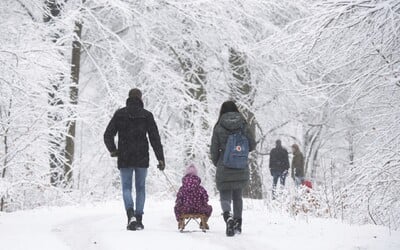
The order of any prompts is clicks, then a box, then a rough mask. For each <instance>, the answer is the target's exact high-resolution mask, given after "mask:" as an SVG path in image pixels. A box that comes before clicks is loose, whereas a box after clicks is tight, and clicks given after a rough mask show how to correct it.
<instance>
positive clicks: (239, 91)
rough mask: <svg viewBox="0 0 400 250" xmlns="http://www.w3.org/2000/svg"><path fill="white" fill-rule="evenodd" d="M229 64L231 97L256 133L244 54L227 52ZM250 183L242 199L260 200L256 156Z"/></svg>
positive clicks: (252, 163) (231, 50)
mask: <svg viewBox="0 0 400 250" xmlns="http://www.w3.org/2000/svg"><path fill="white" fill-rule="evenodd" d="M229 54H230V55H229V64H230V67H231V70H232V75H233V81H232V82H231V83H230V89H231V96H232V99H233V100H235V101H236V102H237V103H238V104H239V108H240V110H241V111H242V113H243V115H244V117H245V118H246V120H247V122H248V124H249V126H250V129H251V130H252V133H253V134H255V132H256V124H257V121H256V119H255V116H254V113H253V112H251V110H250V109H251V107H252V106H253V102H254V95H255V91H253V89H252V86H251V74H250V70H249V68H248V66H247V63H246V56H245V54H244V53H241V52H238V51H236V50H235V49H233V48H231V49H230V50H229ZM249 168H250V183H249V185H248V187H247V188H246V189H245V190H244V194H243V196H244V197H248V198H253V199H262V193H263V192H262V179H261V175H260V171H259V166H258V159H257V155H255V154H252V157H250V163H249Z"/></svg>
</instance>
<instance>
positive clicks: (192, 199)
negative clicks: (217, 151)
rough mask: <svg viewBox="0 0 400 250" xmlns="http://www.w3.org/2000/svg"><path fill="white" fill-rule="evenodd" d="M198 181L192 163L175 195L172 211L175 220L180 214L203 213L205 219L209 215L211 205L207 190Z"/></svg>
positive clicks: (198, 178) (199, 180)
mask: <svg viewBox="0 0 400 250" xmlns="http://www.w3.org/2000/svg"><path fill="white" fill-rule="evenodd" d="M200 183H201V179H200V177H199V176H197V169H196V167H195V166H194V165H193V164H191V165H189V167H187V169H186V172H185V176H184V177H183V178H182V186H181V187H180V188H179V191H178V194H177V197H176V202H175V208H174V211H175V217H176V220H177V221H179V217H180V216H181V215H182V214H204V215H205V216H206V217H207V219H208V217H210V215H211V213H212V207H211V206H210V205H208V203H207V202H208V194H207V191H206V190H205V189H204V187H203V186H201V185H200Z"/></svg>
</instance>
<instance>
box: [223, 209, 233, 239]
mask: <svg viewBox="0 0 400 250" xmlns="http://www.w3.org/2000/svg"><path fill="white" fill-rule="evenodd" d="M223 216H224V220H225V223H226V236H228V237H231V236H234V235H235V230H234V226H235V222H234V220H233V218H232V216H231V214H230V213H229V212H224V214H223Z"/></svg>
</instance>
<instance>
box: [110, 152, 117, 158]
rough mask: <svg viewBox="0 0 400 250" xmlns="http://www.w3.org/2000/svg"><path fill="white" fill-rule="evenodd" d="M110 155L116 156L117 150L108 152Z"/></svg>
mask: <svg viewBox="0 0 400 250" xmlns="http://www.w3.org/2000/svg"><path fill="white" fill-rule="evenodd" d="M110 155H111V157H117V156H118V151H113V152H111V153H110Z"/></svg>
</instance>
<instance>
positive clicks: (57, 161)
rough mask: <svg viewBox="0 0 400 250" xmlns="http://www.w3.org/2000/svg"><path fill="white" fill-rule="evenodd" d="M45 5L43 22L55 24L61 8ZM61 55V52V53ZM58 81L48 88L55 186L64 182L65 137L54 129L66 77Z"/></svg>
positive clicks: (53, 0) (53, 1)
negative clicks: (63, 146)
mask: <svg viewBox="0 0 400 250" xmlns="http://www.w3.org/2000/svg"><path fill="white" fill-rule="evenodd" d="M45 5H46V8H47V11H46V13H45V15H44V17H43V21H44V22H46V23H49V25H51V24H52V23H53V22H54V18H56V17H58V16H59V15H60V11H61V6H60V4H59V3H58V2H57V1H56V0H46V1H45ZM58 38H59V35H58V34H57V33H54V34H53V35H52V41H53V42H54V43H56V42H57V40H58ZM60 53H61V52H60ZM58 79H59V80H57V81H52V82H51V83H50V86H49V88H48V104H49V106H50V107H49V112H48V114H47V117H48V121H49V128H50V132H49V161H50V183H51V184H52V185H53V186H59V185H60V184H61V183H62V181H63V179H64V178H63V175H64V174H63V160H62V158H63V155H64V152H63V150H62V145H63V142H64V141H63V136H62V134H61V133H60V132H59V131H57V129H56V128H53V125H54V124H57V123H59V122H60V120H61V117H60V115H59V114H58V112H59V110H60V109H62V107H63V106H64V102H63V101H62V99H61V98H60V97H59V92H60V85H61V83H62V82H63V81H64V75H63V74H60V75H59V76H58Z"/></svg>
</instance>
